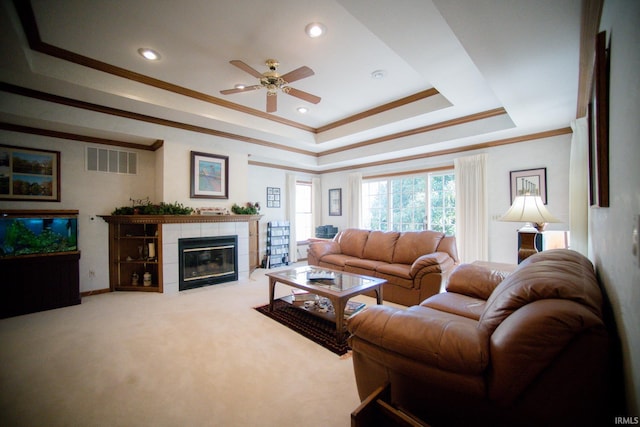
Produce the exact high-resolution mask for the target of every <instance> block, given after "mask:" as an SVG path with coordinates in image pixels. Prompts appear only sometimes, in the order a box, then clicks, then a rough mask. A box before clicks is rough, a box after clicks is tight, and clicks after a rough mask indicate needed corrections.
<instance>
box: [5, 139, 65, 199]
mask: <svg viewBox="0 0 640 427" xmlns="http://www.w3.org/2000/svg"><path fill="white" fill-rule="evenodd" d="M0 200H28V201H31V202H59V201H60V152H59V151H49V150H36V149H32V148H21V147H13V146H10V145H0Z"/></svg>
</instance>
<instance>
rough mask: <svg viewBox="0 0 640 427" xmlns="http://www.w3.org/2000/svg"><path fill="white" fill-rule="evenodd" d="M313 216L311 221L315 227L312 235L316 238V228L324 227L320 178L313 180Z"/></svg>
mask: <svg viewBox="0 0 640 427" xmlns="http://www.w3.org/2000/svg"><path fill="white" fill-rule="evenodd" d="M311 215H312V217H313V219H312V220H311V224H312V226H313V230H311V233H312V234H313V236H315V230H316V227H319V226H321V225H322V187H321V185H320V178H312V179H311Z"/></svg>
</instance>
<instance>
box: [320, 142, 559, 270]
mask: <svg viewBox="0 0 640 427" xmlns="http://www.w3.org/2000/svg"><path fill="white" fill-rule="evenodd" d="M570 146H571V135H570V134H567V135H560V136H554V137H550V138H544V139H539V140H533V141H528V142H520V143H515V144H510V145H503V146H498V147H493V148H488V149H486V150H482V151H476V152H468V153H461V154H458V155H457V156H461V157H464V156H468V155H474V154H477V153H479V152H486V153H487V154H488V160H487V171H488V172H487V183H488V188H489V197H488V205H489V217H490V223H489V261H493V262H505V263H516V262H517V252H518V236H517V230H518V228H520V227H522V226H523V225H524V224H522V223H509V222H500V221H497V220H496V219H497V218H499V217H500V216H502V214H504V213H505V212H506V211H507V209H509V206H510V184H509V183H510V175H509V172H510V171H515V170H523V169H537V168H546V169H547V208H548V209H549V211H550V212H551V213H553V215H554V216H556V217H557V218H558V219H560V220H561V221H562V222H561V223H557V224H549V226H548V227H547V229H548V230H568V229H569V223H568V221H569V152H570ZM454 158H455V156H441V157H438V158H430V159H423V160H419V161H412V162H405V163H402V164H397V163H396V164H394V163H391V164H388V165H384V166H378V167H375V168H365V169H362V170H361V172H362V174H363V175H364V176H367V175H378V174H382V173H393V172H401V171H407V170H409V171H410V170H421V169H427V168H431V167H439V166H443V165H453V159H454ZM349 173H351V171H350V172H341V173H328V174H325V175H323V176H322V191H323V195H322V197H323V204H324V203H326V199H328V191H329V189H330V188H342V192H343V197H342V198H343V212H342V213H343V214H342V216H340V217H336V216H328V208H327V206H326V205H324V206H323V211H322V212H323V223H325V224H332V225H335V226H338V228H339V229H343V228H346V227H347V225H348V218H347V211H346V210H345V204H344V201H345V197H348V195H347V192H348V185H347V183H348V175H349Z"/></svg>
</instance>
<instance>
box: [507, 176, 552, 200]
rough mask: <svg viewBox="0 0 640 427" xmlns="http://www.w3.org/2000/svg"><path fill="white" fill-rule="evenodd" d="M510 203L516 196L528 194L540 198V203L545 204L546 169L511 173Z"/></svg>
mask: <svg viewBox="0 0 640 427" xmlns="http://www.w3.org/2000/svg"><path fill="white" fill-rule="evenodd" d="M509 174H510V175H511V203H510V204H513V201H514V200H515V199H516V196H522V195H524V194H530V195H532V196H540V198H541V199H542V202H543V203H544V204H545V205H546V204H547V168H538V169H525V170H520V171H511V172H510V173H509Z"/></svg>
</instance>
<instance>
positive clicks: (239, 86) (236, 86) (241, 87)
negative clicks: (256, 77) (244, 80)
mask: <svg viewBox="0 0 640 427" xmlns="http://www.w3.org/2000/svg"><path fill="white" fill-rule="evenodd" d="M234 87H235V88H236V89H244V88H245V85H243V84H237V85H235V86H234Z"/></svg>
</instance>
